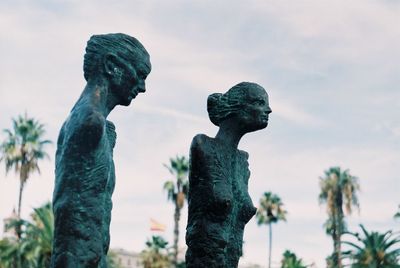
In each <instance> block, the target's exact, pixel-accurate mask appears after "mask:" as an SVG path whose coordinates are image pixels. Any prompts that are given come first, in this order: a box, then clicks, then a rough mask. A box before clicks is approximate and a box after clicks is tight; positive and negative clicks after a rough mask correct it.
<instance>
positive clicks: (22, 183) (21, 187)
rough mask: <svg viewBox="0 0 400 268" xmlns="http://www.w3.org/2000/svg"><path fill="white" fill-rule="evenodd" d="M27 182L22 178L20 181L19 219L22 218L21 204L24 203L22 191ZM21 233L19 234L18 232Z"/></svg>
mask: <svg viewBox="0 0 400 268" xmlns="http://www.w3.org/2000/svg"><path fill="white" fill-rule="evenodd" d="M24 186H25V183H24V181H23V180H22V179H21V180H20V182H19V196H18V214H17V216H18V219H21V204H22V191H23V190H24ZM18 235H19V234H18Z"/></svg>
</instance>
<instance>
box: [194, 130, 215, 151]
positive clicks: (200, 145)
mask: <svg viewBox="0 0 400 268" xmlns="http://www.w3.org/2000/svg"><path fill="white" fill-rule="evenodd" d="M212 141H213V139H212V138H210V137H208V136H207V135H205V134H197V135H196V136H194V138H193V140H192V144H191V146H190V151H191V152H192V153H193V152H205V151H208V150H209V148H210V144H211V143H212Z"/></svg>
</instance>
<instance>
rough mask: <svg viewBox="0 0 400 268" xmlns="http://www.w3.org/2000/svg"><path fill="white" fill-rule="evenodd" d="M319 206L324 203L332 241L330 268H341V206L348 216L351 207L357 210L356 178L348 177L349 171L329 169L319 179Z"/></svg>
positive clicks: (327, 227) (342, 215) (327, 230)
mask: <svg viewBox="0 0 400 268" xmlns="http://www.w3.org/2000/svg"><path fill="white" fill-rule="evenodd" d="M320 188H321V193H320V194H319V202H320V204H324V203H326V205H327V213H328V220H327V222H326V223H325V227H326V232H327V234H329V235H331V236H332V239H333V248H334V251H333V254H332V256H331V257H330V260H331V262H332V264H331V265H332V266H333V267H335V268H337V267H338V268H341V267H342V262H341V258H342V257H341V235H342V234H343V232H344V231H345V229H346V226H345V221H344V213H343V206H344V207H345V211H346V213H347V214H348V215H350V214H351V212H352V209H353V207H356V208H358V209H359V203H358V198H357V193H358V191H359V190H360V185H359V183H358V178H356V177H354V176H352V175H350V173H349V170H344V171H342V170H341V169H340V167H331V168H329V169H328V170H326V171H325V176H324V177H320Z"/></svg>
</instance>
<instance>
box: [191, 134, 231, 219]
mask: <svg viewBox="0 0 400 268" xmlns="http://www.w3.org/2000/svg"><path fill="white" fill-rule="evenodd" d="M208 139H210V138H208V137H207V136H205V135H201V134H200V135H197V136H195V137H194V139H193V141H192V145H191V149H190V160H191V163H190V178H189V179H190V188H192V190H193V188H194V187H196V186H197V185H201V187H199V188H198V189H200V188H201V189H202V190H201V191H204V192H203V193H202V194H199V193H198V195H199V196H201V197H202V198H204V197H205V196H208V198H205V201H206V202H207V203H208V204H209V205H210V207H208V210H209V212H210V213H212V214H213V215H214V216H215V217H217V218H219V217H222V218H221V219H224V218H225V217H226V215H227V214H228V213H229V211H230V210H231V207H232V187H231V185H230V182H229V178H227V177H226V175H227V174H226V172H224V170H223V169H224V167H223V166H224V165H223V164H222V163H221V161H220V159H219V157H218V156H217V155H215V154H214V153H213V151H214V150H215V148H213V143H212V142H210V141H208Z"/></svg>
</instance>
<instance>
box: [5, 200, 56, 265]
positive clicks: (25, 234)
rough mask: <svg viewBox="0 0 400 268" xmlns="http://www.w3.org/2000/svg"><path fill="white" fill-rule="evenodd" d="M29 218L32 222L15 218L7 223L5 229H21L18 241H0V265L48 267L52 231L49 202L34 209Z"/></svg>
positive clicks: (8, 239) (52, 220) (51, 214)
mask: <svg viewBox="0 0 400 268" xmlns="http://www.w3.org/2000/svg"><path fill="white" fill-rule="evenodd" d="M31 218H32V221H27V220H23V219H18V218H17V219H12V220H10V221H9V222H8V224H7V225H6V229H15V228H16V227H21V229H20V230H21V234H20V239H19V240H16V239H13V238H4V239H3V240H0V264H3V265H4V266H5V267H14V266H15V265H14V264H17V262H19V261H20V265H21V266H20V267H27V268H31V267H50V259H51V250H52V240H53V230H54V216H53V211H52V208H51V204H50V202H48V203H46V204H45V205H43V206H41V207H39V208H35V209H34V212H33V213H32V214H31ZM11 264H12V265H11ZM17 265H18V264H17Z"/></svg>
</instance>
